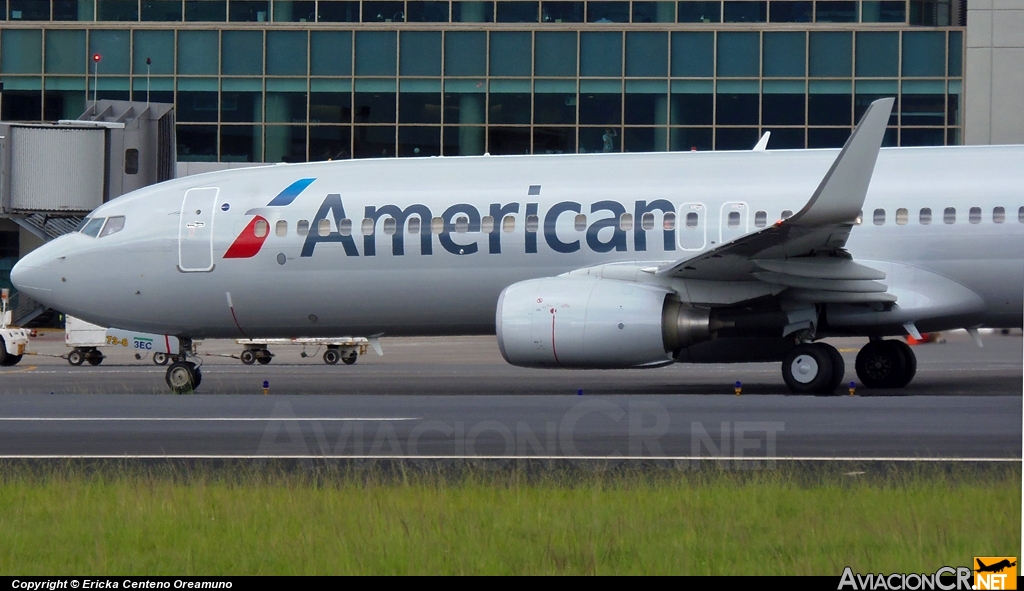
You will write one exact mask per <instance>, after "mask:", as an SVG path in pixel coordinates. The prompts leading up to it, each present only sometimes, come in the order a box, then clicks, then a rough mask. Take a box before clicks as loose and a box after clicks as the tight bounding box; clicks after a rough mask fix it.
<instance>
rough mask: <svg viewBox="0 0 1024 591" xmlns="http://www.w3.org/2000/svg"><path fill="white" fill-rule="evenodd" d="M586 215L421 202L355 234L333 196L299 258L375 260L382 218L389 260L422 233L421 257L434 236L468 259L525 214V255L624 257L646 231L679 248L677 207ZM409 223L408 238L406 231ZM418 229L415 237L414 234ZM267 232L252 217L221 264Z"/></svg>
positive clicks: (263, 222) (284, 201) (286, 197)
mask: <svg viewBox="0 0 1024 591" xmlns="http://www.w3.org/2000/svg"><path fill="white" fill-rule="evenodd" d="M314 180H315V179H301V180H299V181H296V182H295V183H293V184H292V185H290V186H289V187H288V188H286V189H285V190H284V191H282V192H281V193H280V194H279V195H278V196H277V197H275V198H274V199H273V200H271V202H270V203H269V204H268V207H276V206H286V205H289V204H290V203H291V202H292V201H294V200H295V198H296V197H297V196H298V194H299V193H301V192H302V191H303V190H305V188H306V187H308V186H309V185H310V184H311V183H312V182H313V181H314ZM587 209H588V210H589V211H587V212H586V214H589V215H585V213H584V205H583V204H581V203H579V202H576V201H561V202H558V203H555V204H554V205H552V206H551V207H550V208H548V209H547V210H546V211H544V212H543V216H542V215H541V212H540V206H539V204H538V203H520V202H515V201H513V202H509V203H491V204H489V205H488V207H487V209H486V210H485V211H484V212H481V210H480V209H478V208H477V207H476V206H475V205H472V204H469V203H456V204H454V205H452V206H450V207H448V208H446V209H445V210H444V211H443V212H441V213H440V215H439V216H437V217H435V212H433V211H431V209H430V208H429V207H428V206H427V205H424V204H421V203H414V204H412V205H409V206H407V207H404V208H403V207H401V206H398V205H394V204H387V205H368V206H366V207H365V209H364V212H363V220H362V222H361V223H362V226H363V227H361V228H356V232H353V229H352V227H351V224H352V221H351V220H350V218H349V217H348V216H347V215H346V212H345V204H344V202H343V200H342V197H341V195H340V194H338V193H331V194H328V195H327V196H326V197H325V198H324V200H323V202H321V204H320V207H319V209H318V210H317V212H316V215H315V216H314V217H313V220H312V221H311V222H310V224H309V231H308V233H307V234H306V236H305V242H304V244H303V246H302V253H301V255H300V256H302V257H311V256H313V253H314V251H315V250H316V247H317V245H318V244H321V243H325V242H326V243H331V242H337V243H341V245H342V248H343V249H344V251H345V255H346V256H368V257H369V256H375V255H376V254H377V231H378V226H380V225H381V224H380V222H381V221H382V220H383V221H384V224H385V231H384V233H385V234H387V235H390V236H391V254H392V255H394V256H403V255H405V252H406V240H407V237H408V238H410V239H412V240H414V241H415V237H416V236H417V235H418V236H419V240H418V242H419V254H421V255H431V254H433V253H434V244H435V240H434V238H435V237H436V239H437V240H436V242H437V244H438V245H439V246H440V247H441V248H442V249H443V250H444V251H446V252H449V253H451V254H454V255H471V254H476V253H478V252H483V251H486V252H487V253H489V254H500V253H501V251H502V250H501V249H502V236H503V235H506V234H510V233H511V232H513V231H514V229H515V227H516V222H515V221H514V219H513V220H512V223H511V224H508V223H507V222H506V219H508V218H509V217H510V216H514V215H516V214H520V213H523V214H525V218H526V223H525V224H522V225H521V228H522V230H521V231H522V235H523V236H524V240H523V245H524V246H523V247H524V249H525V252H526V253H527V254H535V253H537V247H538V242H539V241H540V240H543V241H544V243H545V244H546V245H547V246H548V247H549V248H550V249H551V250H553V251H554V252H559V253H572V252H577V251H579V250H581V249H582V248H587V249H589V250H591V251H593V252H611V251H618V252H625V251H627V250H629V243H630V242H632V246H633V250H634V251H636V252H645V251H646V250H647V233H648V232H649V231H655V232H657V231H660V232H661V233H662V241H663V245H664V246H663V248H664V250H665V251H674V250H675V249H676V224H675V206H674V205H673V204H672V202H670V201H668V200H667V199H655V200H653V201H646V200H637V201H635V202H634V207H633V211H632V212H627V211H626V206H625V205H623V204H622V203H620V202H618V201H610V200H606V201H598V202H595V203H593V204H591V205H590V206H589V207H588V208H587ZM655 212H660V213H661V223H660V224H657V225H656V224H655V223H654V220H655ZM565 216H568V217H569V219H571V220H572V221H573V225H572V227H573V228H574V229H575V230H576V231H577V232H578V233H579V234H581V236H580V237H579V238H574V239H571V240H570V239H566V237H565V236H564V235H563V236H559V235H558V234H557V233H556V228H557V227H558V225H559V221H560V220H562V222H563V234H564V223H565ZM391 220H393V221H394V226H391V227H390V230H389V229H388V226H387V224H390V223H391ZM634 221H635V223H634ZM346 224H347V225H346ZM407 224H408V227H409V232H406V231H405V229H406V227H407ZM414 224H415V226H414ZM258 227H262V228H263V231H262V232H259V231H257V228H258ZM343 227H344V228H345V229H344V230H342V228H343ZM413 227H416V228H417V230H418V231H417V230H413V229H412V228H413ZM268 228H269V222H268V220H267V219H266V218H265V217H263V216H262V215H255V216H254V217H253V219H252V220H250V221H249V223H248V225H246V227H245V228H244V229H243V230H242V232H241V233H240V234H239V235H238V236H237V237H236V238H235V240H234V242H232V244H231V246H230V247H229V248H228V250H227V252H226V253H225V254H224V258H226V259H231V258H250V257H253V256H256V254H257V253H258V252H259V251H260V249H261V248H262V247H263V243H264V242H265V241H266V239H267V237H268V236H269V234H270V232H269V231H268ZM354 234H361V235H362V252H361V253H360V249H359V248H358V246H357V244H356V242H357V238H358V236H357V235H354ZM630 234H632V236H630ZM483 236H486V243H483Z"/></svg>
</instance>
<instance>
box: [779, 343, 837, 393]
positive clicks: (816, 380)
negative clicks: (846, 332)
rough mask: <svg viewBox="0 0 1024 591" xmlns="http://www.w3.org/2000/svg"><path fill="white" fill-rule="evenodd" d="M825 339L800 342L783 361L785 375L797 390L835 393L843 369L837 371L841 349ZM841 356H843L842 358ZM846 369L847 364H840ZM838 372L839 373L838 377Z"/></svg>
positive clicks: (790, 388) (785, 378)
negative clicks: (806, 342) (835, 367)
mask: <svg viewBox="0 0 1024 591" xmlns="http://www.w3.org/2000/svg"><path fill="white" fill-rule="evenodd" d="M830 349H831V350H832V351H834V350H835V348H834V347H832V346H831V345H827V344H825V343H809V344H803V345H797V346H796V347H793V349H792V350H791V351H790V352H789V353H788V354H787V355H786V358H785V359H784V360H783V362H782V379H784V380H785V381H786V385H787V386H789V390H790V391H791V392H793V393H794V394H832V393H834V392H835V390H836V387H837V386H839V381H841V380H842V379H843V374H842V372H841V371H834V369H833V368H834V365H835V363H834V361H833V359H835V357H836V356H838V355H839V352H838V351H836V352H835V353H834V354H833V353H832V352H831V351H830ZM840 360H841V358H840ZM838 369H843V368H838ZM837 376H838V377H837Z"/></svg>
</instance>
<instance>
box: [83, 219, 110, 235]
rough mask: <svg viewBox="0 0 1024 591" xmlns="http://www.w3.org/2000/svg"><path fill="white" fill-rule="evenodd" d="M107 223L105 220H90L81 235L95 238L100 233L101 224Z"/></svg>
mask: <svg viewBox="0 0 1024 591" xmlns="http://www.w3.org/2000/svg"><path fill="white" fill-rule="evenodd" d="M105 221H107V218H92V219H91V220H89V223H88V224H86V225H85V226H84V227H83V228H82V234H85V235H86V236H91V237H93V238H95V237H96V236H97V235H98V234H99V233H100V228H102V227H103V222H105Z"/></svg>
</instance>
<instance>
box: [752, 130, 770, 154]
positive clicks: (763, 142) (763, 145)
mask: <svg viewBox="0 0 1024 591" xmlns="http://www.w3.org/2000/svg"><path fill="white" fill-rule="evenodd" d="M770 137H772V132H770V131H766V132H764V135H762V136H761V139H759V140H757V144H755V145H754V151H755V152H766V151H767V150H768V138H770Z"/></svg>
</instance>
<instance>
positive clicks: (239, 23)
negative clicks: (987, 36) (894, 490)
mask: <svg viewBox="0 0 1024 591" xmlns="http://www.w3.org/2000/svg"><path fill="white" fill-rule="evenodd" d="M970 1H971V3H972V4H975V3H977V4H979V5H982V4H986V6H987V8H989V9H991V8H993V6H992V3H993V2H995V3H996V4H998V3H999V2H1000V0H970ZM1003 1H1004V2H1010V1H1011V0H1003ZM1011 3H1012V2H1011ZM0 6H2V9H3V11H4V12H3V14H4V15H5V17H6V22H5V23H4V25H3V30H2V32H0V75H2V79H3V93H2V97H0V111H2V117H0V118H2V119H3V120H6V121H11V120H15V121H45V120H56V119H68V118H74V117H77V116H78V115H79V114H80V113H82V112H84V111H85V110H86V108H87V107H88V105H89V103H90V102H91V101H92V100H93V99H94V98H98V99H115V100H132V101H137V102H138V101H142V102H146V101H153V102H162V103H173V104H174V105H175V112H176V120H177V153H178V161H179V162H195V161H201V162H202V161H205V162H222V163H226V162H304V161H312V160H325V159H344V158H367V157H381V156H384V157H388V156H438V155H446V156H447V155H467V154H483V153H490V154H530V153H533V154H546V153H565V152H595V151H616V152H617V151H630V152H635V151H656V150H693V149H696V150H712V149H714V150H725V149H747V148H750V147H752V146H753V145H754V144H755V143H756V142H757V139H758V137H759V136H760V135H761V134H762V133H763V132H764V131H768V130H770V131H771V132H772V137H771V143H770V147H772V148H805V147H808V148H815V147H836V146H840V145H842V143H843V141H845V139H846V137H847V136H848V135H849V132H850V130H851V129H852V126H853V125H854V124H855V122H856V121H857V118H858V117H859V115H860V114H861V113H862V112H863V110H864V109H865V108H866V106H867V105H868V103H870V101H872V100H874V99H876V98H878V97H882V96H898V97H899V103H898V108H897V111H896V113H895V114H894V115H893V121H892V129H891V131H890V132H889V135H888V136H887V138H886V143H887V144H889V145H901V146H919V145H949V144H961V143H964V141H965V127H964V125H965V117H964V108H965V94H966V92H965V78H967V79H968V80H969V78H970V77H969V76H966V77H965V62H966V61H967V60H966V57H965V56H966V53H967V51H968V42H967V40H966V39H965V37H966V36H967V31H968V27H969V24H968V21H969V18H968V9H969V8H971V7H968V5H967V2H966V1H965V0H816V1H812V0H724V1H721V0H713V1H692V0H684V1H681V2H647V1H643V2H640V1H633V2H627V1H606V0H601V1H596V0H590V1H584V2H564V1H556V2H549V1H527V0H518V1H497V2H478V1H453V2H449V1H427V2H412V1H410V2H395V1H388V2H369V1H364V2H359V1H338V0H51V1H43V0H6V1H4V0H0ZM990 12H991V10H990ZM1011 12H1019V11H1011ZM996 26H998V20H997V23H996ZM1017 69H1018V70H1019V69H1020V68H1017ZM968 83H969V82H968Z"/></svg>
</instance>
